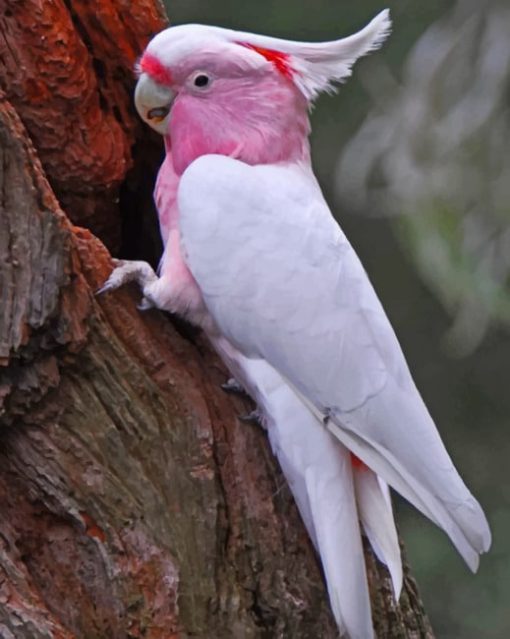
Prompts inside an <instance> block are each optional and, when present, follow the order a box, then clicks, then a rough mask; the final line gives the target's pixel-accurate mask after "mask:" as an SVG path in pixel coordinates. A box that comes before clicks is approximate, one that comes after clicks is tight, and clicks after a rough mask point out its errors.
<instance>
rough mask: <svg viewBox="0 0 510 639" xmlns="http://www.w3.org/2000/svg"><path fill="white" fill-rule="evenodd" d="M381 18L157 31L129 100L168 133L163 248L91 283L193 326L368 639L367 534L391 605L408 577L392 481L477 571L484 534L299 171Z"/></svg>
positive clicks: (397, 352)
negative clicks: (249, 412) (287, 31)
mask: <svg viewBox="0 0 510 639" xmlns="http://www.w3.org/2000/svg"><path fill="white" fill-rule="evenodd" d="M390 25H391V22H390V19H389V13H388V11H387V10H386V11H383V12H382V13H380V14H379V15H378V16H376V17H375V18H374V19H373V20H372V22H370V23H369V24H368V25H367V26H366V27H365V28H364V29H362V30H361V31H359V32H358V33H356V34H354V35H351V36H349V37H347V38H343V39H340V40H336V41H332V42H324V43H306V42H294V41H289V40H282V39H278V38H272V37H266V36H261V35H255V34H252V33H244V32H238V31H232V30H229V29H222V28H218V27H209V26H202V25H181V26H175V27H171V28H168V29H166V30H164V31H163V32H161V33H159V34H158V35H156V36H155V37H154V39H153V40H152V41H151V42H150V43H149V45H148V47H147V49H146V51H145V53H144V54H143V56H142V58H141V60H140V63H139V69H138V71H139V74H140V75H139V80H138V84H137V87H136V93H135V103H136V107H137V110H138V112H139V114H140V115H141V117H142V119H143V120H145V122H147V124H149V125H150V126H151V127H152V128H154V129H155V130H156V131H158V132H159V133H161V134H162V135H163V136H164V140H165V146H166V157H165V159H164V162H163V164H162V166H161V170H160V172H159V176H158V180H157V184H156V189H155V198H156V204H157V208H158V211H159V221H160V227H161V235H162V238H163V242H164V244H165V249H164V253H163V256H162V259H161V263H160V269H159V276H158V275H156V273H155V272H154V271H153V270H152V268H151V267H150V266H149V265H148V264H147V263H145V262H120V263H119V266H118V267H117V268H116V269H115V270H114V271H113V273H112V275H111V276H110V278H109V280H108V281H107V282H106V284H105V286H104V287H103V289H102V291H105V290H110V289H114V288H116V287H118V286H120V285H121V284H123V283H124V282H126V281H130V280H136V281H137V282H138V283H139V284H140V286H141V287H142V290H143V296H144V303H145V305H153V306H156V307H158V308H161V309H164V310H166V311H170V312H172V313H178V314H180V315H182V316H184V317H186V318H188V319H189V320H190V321H191V322H192V323H195V324H197V325H199V326H201V327H202V328H203V329H204V331H205V332H206V333H207V335H208V337H209V339H210V340H211V342H212V344H213V345H214V347H215V348H216V350H217V351H218V353H219V354H220V355H221V357H222V358H223V360H224V361H225V362H226V364H227V366H228V368H229V369H230V371H231V373H232V375H233V377H234V378H235V380H237V382H238V383H239V384H240V385H241V386H242V387H244V388H245V389H246V391H247V392H249V393H250V394H251V395H252V397H253V398H254V400H255V401H256V403H257V405H258V410H259V413H260V415H261V419H262V421H263V423H264V425H265V426H266V428H267V431H268V434H269V438H270V441H271V445H272V448H273V450H274V452H275V454H276V455H277V457H278V460H279V462H280V465H281V467H282V469H283V472H284V473H285V476H286V478H287V480H288V482H289V485H290V487H291V490H292V492H293V494H294V497H295V500H296V502H297V505H298V507H299V510H300V513H301V516H302V518H303V521H304V523H305V525H306V528H307V530H308V532H309V535H310V537H311V539H312V541H313V543H314V545H315V548H316V549H317V552H318V553H319V555H320V558H321V561H322V565H323V568H324V574H325V579H326V583H327V588H328V593H329V598H330V603H331V607H332V610H333V613H334V616H335V619H336V622H337V624H338V628H339V631H340V633H341V634H345V635H347V636H348V637H351V638H353V639H354V638H358V639H370V638H371V637H373V636H374V631H373V625H372V619H371V612H370V600H369V592H368V586H367V578H366V571H365V564H364V556H363V548H362V541H361V531H362V530H363V531H364V533H365V534H366V536H367V537H368V539H369V541H370V543H371V545H372V547H373V549H374V551H375V553H376V554H377V556H378V557H379V558H380V559H381V561H383V562H384V563H385V564H386V565H387V566H388V569H389V571H390V574H391V578H392V583H393V588H394V593H395V598H396V599H397V600H398V597H399V594H400V591H401V587H402V563H401V558H400V550H399V545H398V539H397V533H396V530H395V524H394V519H393V513H392V507H391V501H390V497H389V491H388V484H389V485H390V486H391V487H393V488H394V489H395V490H397V491H398V492H399V493H400V494H401V495H403V496H404V497H405V498H406V499H408V500H409V501H410V502H411V503H412V504H414V506H416V508H418V509H419V510H421V512H422V513H424V514H425V515H426V516H427V517H429V518H430V519H431V520H432V521H433V522H435V523H436V524H437V525H438V526H440V527H441V528H443V530H444V531H445V532H446V533H447V535H448V536H449V537H450V539H451V541H452V542H453V544H454V545H455V547H456V548H457V550H458V551H459V553H460V554H461V555H462V557H463V558H464V559H465V561H466V563H467V564H468V566H469V567H470V568H471V570H473V571H476V569H477V567H478V561H479V554H480V553H482V552H485V551H487V550H488V548H489V545H490V541H491V536H490V531H489V527H488V524H487V521H486V519H485V516H484V514H483V512H482V509H481V508H480V506H479V504H478V502H477V501H476V500H475V499H474V497H473V496H472V495H471V494H470V492H469V490H468V489H467V488H466V486H465V485H464V483H463V481H462V479H461V478H460V476H459V475H458V473H457V471H456V469H455V467H454V466H453V463H452V461H451V459H450V457H449V455H448V453H447V452H446V450H445V448H444V446H443V443H442V441H441V439H440V437H439V434H438V432H437V430H436V427H435V425H434V422H433V421H432V419H431V417H430V415H429V413H428V411H427V408H426V407H425V404H424V403H423V400H422V398H421V397H420V394H419V392H418V390H417V389H416V387H415V385H414V382H413V380H412V378H411V375H410V372H409V370H408V367H407V365H406V362H405V359H404V356H403V354H402V351H401V349H400V346H399V343H398V341H397V338H396V336H395V334H394V332H393V330H392V328H391V325H390V323H389V321H388V319H387V317H386V315H385V313H384V310H383V308H382V306H381V304H380V302H379V300H378V298H377V296H376V294H375V292H374V290H373V288H372V286H371V284H370V281H369V279H368V277H367V275H366V273H365V271H364V270H363V267H362V265H361V263H360V261H359V259H358V257H357V256H356V254H355V253H354V251H353V249H352V247H351V245H350V244H349V242H348V240H347V239H346V237H345V236H344V234H343V232H342V230H341V229H340V227H339V226H338V224H337V222H336V221H335V220H334V218H333V216H332V215H331V212H330V210H329V208H328V205H327V204H326V202H325V200H324V197H323V195H322V192H321V189H320V187H319V185H318V183H317V180H316V178H315V176H314V174H313V171H312V167H311V161H310V147H309V143H308V135H309V133H310V124H309V119H308V112H309V108H310V105H311V104H312V102H313V100H314V99H315V98H316V97H317V95H318V94H319V93H321V92H322V91H331V90H332V89H333V88H334V87H335V85H336V84H337V83H340V82H342V81H343V80H344V79H345V78H347V77H348V76H349V75H350V74H351V67H352V65H353V64H354V62H355V61H356V59H357V58H359V57H360V56H363V55H365V54H367V53H369V52H370V51H373V50H374V49H377V48H378V47H379V46H380V45H381V44H382V42H383V41H384V40H385V38H386V37H387V35H388V34H389V32H390Z"/></svg>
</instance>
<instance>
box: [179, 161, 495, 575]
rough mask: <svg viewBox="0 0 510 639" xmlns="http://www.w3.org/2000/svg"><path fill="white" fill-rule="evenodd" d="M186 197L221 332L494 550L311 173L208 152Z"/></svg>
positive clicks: (406, 491) (378, 465)
mask: <svg viewBox="0 0 510 639" xmlns="http://www.w3.org/2000/svg"><path fill="white" fill-rule="evenodd" d="M178 201H179V210H180V213H181V233H182V242H183V249H184V252H185V255H186V260H187V262H188V265H189V267H190V270H191V271H192V273H193V275H194V277H195V278H196V280H197V282H198V284H199V286H200V289H201V291H202V293H203V296H204V300H205V303H206V305H207V307H208V309H209V311H210V313H211V315H212V316H213V318H214V320H215V322H216V324H217V325H218V327H219V330H220V331H221V333H222V334H223V335H224V336H225V337H226V338H227V339H228V340H229V341H230V342H231V343H233V344H234V345H235V346H236V347H237V348H238V349H239V350H240V351H241V352H242V353H243V354H244V355H245V356H247V357H256V358H262V359H265V360H267V362H269V363H270V364H271V366H273V367H274V368H275V369H276V370H277V371H278V372H279V373H280V374H281V375H282V376H283V377H284V378H285V379H286V380H287V381H288V382H289V384H290V385H291V386H292V387H293V388H294V389H295V390H296V392H297V393H298V394H299V395H300V397H301V398H302V400H303V401H304V402H305V403H306V404H307V405H308V406H309V408H310V410H312V411H314V412H315V413H316V415H317V417H318V418H322V417H323V416H327V417H328V418H329V421H328V425H329V427H330V429H331V430H332V432H333V433H334V434H335V436H336V437H338V439H339V440H340V441H341V442H342V443H343V444H344V445H345V446H346V447H347V448H349V449H350V450H352V451H353V452H354V453H355V454H356V455H357V456H358V457H360V458H361V459H362V460H363V461H364V462H365V463H366V464H367V465H368V466H369V467H370V468H371V469H372V470H374V471H375V472H376V473H377V474H378V475H380V476H381V477H382V478H383V479H384V480H385V481H387V482H388V483H389V484H390V485H391V486H393V487H394V488H395V489H396V490H398V491H399V492H400V493H401V494H402V495H403V496H404V497H406V498H407V499H408V500H409V501H411V502H412V503H413V504H414V505H415V506H416V507H417V508H419V509H420V510H421V511H422V512H423V513H424V514H425V515H427V516H428V517H430V518H431V519H432V520H433V521H434V522H435V523H437V524H438V525H439V526H441V527H442V528H443V529H444V530H445V531H446V532H447V534H448V535H449V536H450V538H451V540H452V542H453V543H454V544H455V546H456V547H457V549H458V550H459V552H460V553H461V554H462V556H463V557H464V559H465V560H466V562H467V563H468V565H469V566H470V567H471V568H472V569H473V570H476V568H477V565H478V554H479V553H481V552H484V551H486V550H487V549H488V547H489V545H490V531H489V528H488V525H487V522H486V519H485V516H484V514H483V512H482V510H481V508H480V506H479V504H478V503H477V502H476V500H475V499H474V498H473V497H472V495H471V494H470V493H469V491H468V489H467V488H466V486H465V485H464V483H463V482H462V480H461V478H460V476H459V475H458V473H457V471H456V469H455V467H454V466H453V464H452V461H451V459H450V457H449V456H448V453H447V452H446V450H445V448H444V446H443V444H442V442H441V439H440V437H439V434H438V432H437V430H436V427H435V425H434V423H433V421H432V419H431V417H430V415H429V413H428V411H427V409H426V407H425V405H424V403H423V401H422V399H421V397H420V395H419V393H418V391H417V390H416V387H415V385H414V383H413V380H412V378H411V375H410V373H409V370H408V368H407V365H406V362H405V360H404V356H403V354H402V351H401V349H400V346H399V344H398V341H397V339H396V337H395V334H394V332H393V330H392V328H391V326H390V324H389V322H388V320H387V318H386V315H385V314H384V311H383V309H382V307H381V304H380V302H379V300H378V299H377V296H376V295H375V292H374V291H373V288H372V286H371V284H370V282H369V280H368V277H367V276H366V273H365V272H364V270H363V267H362V266H361V264H360V262H359V260H358V258H357V256H356V255H355V253H354V251H353V250H352V248H351V246H350V244H349V243H348V241H347V240H346V238H345V236H344V235H343V233H342V231H341V230H340V228H339V227H338V225H337V224H336V222H335V221H334V219H333V218H332V216H331V213H330V211H329V209H328V207H327V205H326V203H325V202H324V199H323V197H322V194H321V192H320V189H319V187H318V185H317V183H316V180H315V178H314V177H313V174H312V172H311V170H310V169H308V168H307V167H305V166H300V165H273V166H255V167H251V166H248V165H246V164H243V163H242V162H239V161H237V160H233V159H230V158H226V157H222V156H212V155H211V156H204V157H202V158H199V159H198V160H196V161H195V162H194V163H193V164H192V165H191V166H190V167H189V168H188V169H187V171H186V172H185V173H184V175H183V177H182V179H181V183H180V187H179V193H178Z"/></svg>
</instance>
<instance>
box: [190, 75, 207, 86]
mask: <svg viewBox="0 0 510 639" xmlns="http://www.w3.org/2000/svg"><path fill="white" fill-rule="evenodd" d="M209 82H210V79H209V76H208V75H206V74H205V73H199V74H198V75H197V77H196V78H195V79H194V80H193V84H194V85H195V86H196V87H200V88H201V89H203V88H204V87H206V86H207V85H208V84H209Z"/></svg>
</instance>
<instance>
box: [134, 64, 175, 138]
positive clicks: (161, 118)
mask: <svg viewBox="0 0 510 639" xmlns="http://www.w3.org/2000/svg"><path fill="white" fill-rule="evenodd" d="M174 97H175V93H174V92H173V91H172V89H170V88H169V87H165V86H162V85H161V84H158V83H157V82H154V80H152V79H151V78H150V77H149V76H148V75H147V74H146V73H142V75H141V76H140V78H139V79H138V82H137V84H136V89H135V106H136V110H137V111H138V113H139V114H140V117H141V118H142V120H144V122H147V124H148V125H149V126H150V127H152V128H153V129H154V130H155V131H157V132H158V133H160V134H161V135H165V134H166V132H167V129H168V120H169V115H170V109H171V107H172V102H173V99H174Z"/></svg>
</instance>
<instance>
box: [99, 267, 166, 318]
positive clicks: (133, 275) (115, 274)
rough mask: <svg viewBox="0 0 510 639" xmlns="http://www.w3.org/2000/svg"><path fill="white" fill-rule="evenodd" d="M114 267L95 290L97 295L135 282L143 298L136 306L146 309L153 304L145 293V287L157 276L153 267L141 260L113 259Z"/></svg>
mask: <svg viewBox="0 0 510 639" xmlns="http://www.w3.org/2000/svg"><path fill="white" fill-rule="evenodd" d="M114 263H115V268H114V269H113V271H112V272H111V273H110V277H109V278H108V279H107V280H106V282H105V283H104V284H103V286H101V288H100V289H99V290H98V291H97V292H96V294H97V295H100V294H102V293H106V292H107V291H114V290H115V289H116V288H119V287H120V286H123V285H124V284H127V283H128V282H137V283H138V285H139V286H140V288H141V289H142V294H143V298H142V301H141V302H140V304H139V306H138V308H139V309H141V310H146V309H148V308H152V307H153V306H155V304H154V302H153V301H152V300H151V297H150V295H147V294H146V293H147V287H148V286H149V285H150V284H153V283H154V282H155V281H156V280H157V279H158V276H157V275H156V273H155V272H154V269H153V268H152V266H151V265H150V264H148V263H147V262H143V261H142V260H117V259H115V260H114Z"/></svg>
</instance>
